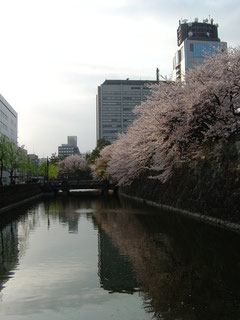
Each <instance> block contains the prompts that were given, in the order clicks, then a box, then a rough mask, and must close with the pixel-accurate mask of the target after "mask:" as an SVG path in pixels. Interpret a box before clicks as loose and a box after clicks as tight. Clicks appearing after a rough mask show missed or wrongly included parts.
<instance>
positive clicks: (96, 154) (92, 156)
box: [86, 138, 111, 164]
mask: <svg viewBox="0 0 240 320" xmlns="http://www.w3.org/2000/svg"><path fill="white" fill-rule="evenodd" d="M110 144H111V142H109V141H108V140H105V139H103V138H101V139H98V141H97V146H96V148H95V149H93V151H92V152H91V153H90V154H86V160H87V162H88V163H89V164H93V163H94V162H95V160H96V159H97V158H99V157H100V152H101V150H102V149H103V148H104V147H106V146H108V145H110Z"/></svg>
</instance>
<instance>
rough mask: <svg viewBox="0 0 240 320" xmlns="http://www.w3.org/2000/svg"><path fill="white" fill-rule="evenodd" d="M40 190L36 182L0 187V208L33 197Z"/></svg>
mask: <svg viewBox="0 0 240 320" xmlns="http://www.w3.org/2000/svg"><path fill="white" fill-rule="evenodd" d="M41 192H42V190H41V187H40V185H38V184H16V185H9V186H4V187H0V209H1V208H3V207H7V206H9V205H12V204H14V203H17V202H20V201H23V200H26V199H28V198H31V197H34V196H36V195H38V194H40V193H41Z"/></svg>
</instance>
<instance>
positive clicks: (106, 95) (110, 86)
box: [96, 79, 157, 142]
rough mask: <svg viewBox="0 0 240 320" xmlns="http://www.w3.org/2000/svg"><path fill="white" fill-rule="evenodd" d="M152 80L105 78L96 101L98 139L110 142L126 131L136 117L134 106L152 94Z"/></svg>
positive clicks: (153, 82)
mask: <svg viewBox="0 0 240 320" xmlns="http://www.w3.org/2000/svg"><path fill="white" fill-rule="evenodd" d="M155 83H157V81H152V80H129V79H127V80H105V81H104V82H103V83H102V84H101V85H100V86H99V87H98V93H97V101H96V104H97V105H96V114H97V119H96V123H97V128H96V129H97V139H101V138H104V139H105V140H108V141H110V142H113V141H115V140H116V139H117V135H118V133H125V132H126V130H127V128H128V126H129V125H130V124H131V123H132V122H133V121H134V119H136V115H135V114H134V113H133V110H134V108H135V107H136V106H137V105H139V104H140V103H141V102H142V101H144V100H146V99H147V96H149V95H150V89H149V87H148V85H149V84H155Z"/></svg>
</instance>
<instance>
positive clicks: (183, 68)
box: [173, 40, 227, 81]
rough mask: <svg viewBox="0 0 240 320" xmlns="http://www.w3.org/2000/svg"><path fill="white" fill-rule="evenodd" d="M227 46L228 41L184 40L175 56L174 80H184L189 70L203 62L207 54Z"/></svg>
mask: <svg viewBox="0 0 240 320" xmlns="http://www.w3.org/2000/svg"><path fill="white" fill-rule="evenodd" d="M226 47H227V43H226V42H215V41H208V42H204V41H198V40H184V41H183V43H182V44H181V45H180V47H179V48H178V50H177V52H176V54H175V56H174V58H173V80H181V81H183V80H184V77H185V74H186V72H187V70H189V69H191V68H194V67H197V66H199V65H200V64H202V63H203V61H204V58H205V57H206V55H209V54H214V53H217V52H218V51H219V50H222V49H224V48H226Z"/></svg>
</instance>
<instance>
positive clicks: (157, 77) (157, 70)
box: [156, 68, 159, 82]
mask: <svg viewBox="0 0 240 320" xmlns="http://www.w3.org/2000/svg"><path fill="white" fill-rule="evenodd" d="M156 79H157V82H159V69H158V68H157V69H156Z"/></svg>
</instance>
